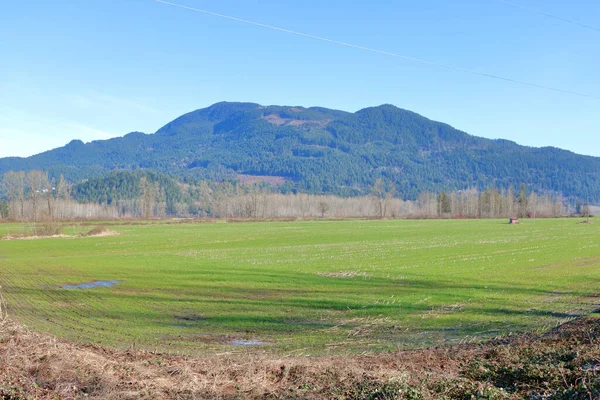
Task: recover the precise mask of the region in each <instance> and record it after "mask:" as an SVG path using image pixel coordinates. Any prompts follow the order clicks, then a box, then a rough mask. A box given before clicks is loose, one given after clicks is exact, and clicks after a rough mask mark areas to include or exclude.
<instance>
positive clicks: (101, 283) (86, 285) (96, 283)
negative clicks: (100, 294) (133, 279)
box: [62, 281, 121, 289]
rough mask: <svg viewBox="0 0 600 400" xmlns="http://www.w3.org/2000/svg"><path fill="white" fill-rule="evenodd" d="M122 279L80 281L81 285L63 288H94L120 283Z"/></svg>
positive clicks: (63, 287)
mask: <svg viewBox="0 0 600 400" xmlns="http://www.w3.org/2000/svg"><path fill="white" fill-rule="evenodd" d="M119 283H121V281H93V282H85V283H80V284H79V285H65V286H62V289H94V288H99V287H112V286H115V285H118V284H119Z"/></svg>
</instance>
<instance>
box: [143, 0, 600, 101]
mask: <svg viewBox="0 0 600 400" xmlns="http://www.w3.org/2000/svg"><path fill="white" fill-rule="evenodd" d="M153 1H155V2H157V3H162V4H166V5H169V6H172V7H177V8H182V9H184V10H189V11H194V12H197V13H201V14H206V15H211V16H214V17H219V18H223V19H228V20H231V21H236V22H241V23H244V24H248V25H254V26H258V27H261V28H266V29H271V30H274V31H279V32H284V33H288V34H291V35H296V36H302V37H305V38H309V39H314V40H319V41H322V42H327V43H332V44H337V45H340V46H345V47H350V48H353V49H358V50H363V51H368V52H371V53H376V54H381V55H385V56H390V57H395V58H400V59H403V60H408V61H413V62H416V63H420V64H426V65H433V66H436V67H440V68H446V69H451V70H454V71H459V72H464V73H467V74H471V75H478V76H483V77H486V78H491V79H497V80H501V81H505V82H511V83H516V84H519V85H524V86H529V87H535V88H538V89H546V90H551V91H554V92H559V93H567V94H571V95H575V96H580V97H588V98H593V99H596V100H600V97H599V96H596V95H593V94H587V93H580V92H575V91H572V90H567V89H561V88H555V87H551V86H545V85H539V84H536V83H531V82H525V81H520V80H517V79H512V78H507V77H504V76H500V75H494V74H487V73H484V72H478V71H474V70H471V69H466V68H460V67H455V66H453V65H449V64H442V63H439V62H435V61H428V60H423V59H420V58H415V57H409V56H404V55H400V54H396V53H391V52H389V51H384V50H378V49H374V48H371V47H365V46H360V45H356V44H352V43H346V42H342V41H339V40H334V39H329V38H325V37H322V36H315V35H311V34H308V33H303V32H298V31H293V30H290V29H285V28H279V27H277V26H272V25H266V24H261V23H260V22H254V21H250V20H246V19H241V18H237V17H232V16H229V15H225V14H218V13H215V12H211V11H207V10H202V9H199V8H194V7H189V6H185V5H182V4H177V3H172V2H170V1H166V0H153Z"/></svg>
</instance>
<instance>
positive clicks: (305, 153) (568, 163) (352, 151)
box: [0, 103, 600, 202]
mask: <svg viewBox="0 0 600 400" xmlns="http://www.w3.org/2000/svg"><path fill="white" fill-rule="evenodd" d="M139 168H145V169H152V170H155V171H157V172H160V173H166V174H172V175H176V176H180V177H191V178H197V179H215V180H237V179H241V180H251V181H252V180H268V181H270V182H272V183H274V184H277V185H279V186H280V188H281V191H282V192H290V191H302V192H308V193H331V194H338V195H359V194H364V193H366V192H367V191H368V188H369V187H370V186H371V185H372V184H373V182H374V181H375V180H376V179H377V178H378V177H382V178H384V179H385V180H386V181H391V182H394V183H395V184H396V186H397V189H398V194H399V195H400V196H402V197H405V198H407V199H414V198H416V197H417V196H418V194H419V193H421V192H424V191H441V190H460V189H464V188H468V187H477V188H483V187H488V186H490V185H496V186H498V187H501V188H507V187H508V186H509V185H514V186H518V185H520V184H521V183H525V184H528V185H529V186H530V187H532V188H534V189H535V190H538V191H552V192H558V193H561V194H563V195H565V196H567V197H578V198H588V197H589V199H590V201H592V202H598V201H600V158H596V157H589V156H581V155H577V154H574V153H572V152H569V151H565V150H560V149H557V148H551V147H545V148H531V147H524V146H519V145H518V144H516V143H514V142H510V141H506V140H489V139H483V138H479V137H475V136H471V135H468V134H467V133H465V132H462V131H459V130H456V129H454V128H452V127H451V126H449V125H446V124H443V123H440V122H435V121H431V120H429V119H427V118H425V117H422V116H420V115H418V114H415V113H413V112H410V111H406V110H402V109H399V108H397V107H394V106H391V105H383V106H379V107H373V108H366V109H363V110H360V111H358V112H356V113H347V112H343V111H335V110H329V109H325V108H319V107H314V108H302V107H283V106H269V107H263V106H260V105H258V104H252V103H218V104H215V105H213V106H211V107H208V108H205V109H201V110H196V111H193V112H191V113H188V114H185V115H183V116H181V117H179V118H177V119H175V120H174V121H172V122H170V123H168V124H167V125H165V126H164V127H162V128H161V129H159V130H158V131H157V132H156V133H155V134H144V133H140V132H133V133H130V134H128V135H125V136H124V137H120V138H115V139H110V140H103V141H94V142H91V143H83V142H81V141H79V140H73V141H72V142H70V143H69V144H67V145H66V146H64V147H62V148H58V149H54V150H51V151H47V152H44V153H41V154H38V155H35V156H32V157H29V158H3V159H0V174H3V173H5V172H7V171H9V170H31V169H43V170H49V171H50V172H51V174H53V175H59V174H63V175H64V176H65V177H66V178H67V179H68V180H71V181H80V180H82V179H88V178H90V177H94V176H103V175H105V174H107V173H108V172H110V171H113V170H118V169H139Z"/></svg>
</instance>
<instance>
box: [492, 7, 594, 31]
mask: <svg viewBox="0 0 600 400" xmlns="http://www.w3.org/2000/svg"><path fill="white" fill-rule="evenodd" d="M498 1H499V2H501V3H504V4H508V5H509V6H513V7H517V8H520V9H522V10H525V11H529V12H532V13H535V14H539V15H543V16H546V17H549V18H553V19H557V20H559V21H563V22H566V23H568V24H572V25H577V26H580V27H582V28H586V29H591V30H593V31H596V32H600V29H599V28H596V27H593V26H590V25H586V24H582V23H580V22H577V21H573V20H571V19H567V18H563V17H559V16H556V15H552V14H548V13H547V12H544V11H540V10H536V9H534V8H529V7H525V6H522V5H520V4H515V3H511V2H510V1H506V0H498Z"/></svg>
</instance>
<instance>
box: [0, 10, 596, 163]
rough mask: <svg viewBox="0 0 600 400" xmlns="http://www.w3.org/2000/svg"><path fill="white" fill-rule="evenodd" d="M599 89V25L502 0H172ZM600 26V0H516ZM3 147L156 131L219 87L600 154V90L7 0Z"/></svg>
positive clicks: (40, 147) (227, 28)
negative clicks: (382, 109)
mask: <svg viewBox="0 0 600 400" xmlns="http://www.w3.org/2000/svg"><path fill="white" fill-rule="evenodd" d="M172 1H173V2H177V3H180V4H184V5H188V6H191V7H197V8H202V9H206V10H210V11H213V12H217V13H222V14H228V15H232V16H236V17H240V18H245V19H249V20H253V21H256V22H260V23H264V24H270V25H276V26H280V27H283V28H287V29H292V30H296V31H301V32H306V33H310V34H313V35H318V36H324V37H328V38H331V39H335V40H340V41H345V42H349V43H353V44H357V45H361V46H366V47H372V48H377V49H381V50H385V51H389V52H394V53H398V54H402V55H407V56H411V57H418V58H422V59H426V60H431V61H436V62H440V63H446V64H452V65H454V66H457V67H461V68H467V69H472V70H476V71H480V72H485V73H492V74H498V75H503V76H506V77H511V78H514V79H519V80H524V81H529V82H532V83H536V84H541V85H548V86H554V87H559V88H564V89H569V90H573V91H578V92H584V93H590V94H594V95H596V96H600V32H598V31H594V30H589V29H585V28H582V27H579V26H575V25H571V24H567V23H564V22H561V21H558V20H554V19H551V18H547V17H544V16H542V15H538V14H534V13H529V12H527V11H525V10H522V9H518V8H515V7H511V6H510V5H507V4H504V3H502V2H501V1H499V0H454V1H448V0H419V1H408V0H406V1H405V0H380V1H368V2H367V1H361V2H350V1H347V0H345V1H342V0H327V1H316V0H305V1H281V0H262V1H233V0H220V1H211V0H172ZM512 2H514V3H518V4H520V5H523V6H527V7H531V8H536V9H540V10H543V11H546V12H548V13H552V14H555V15H558V16H561V17H564V18H569V19H573V20H576V21H579V22H581V23H587V24H590V25H596V26H597V27H598V25H600V2H599V1H598V0H577V1H564V0H512ZM0 54H1V58H0V60H1V62H0V157H3V156H27V155H31V154H34V153H38V152H41V151H44V150H48V149H51V148H54V147H58V146H62V145H64V144H66V143H67V142H68V141H70V140H71V139H75V138H77V139H82V140H84V141H91V140H97V139H106V138H110V137H115V136H122V135H124V134H126V133H128V132H130V131H143V132H146V133H152V132H155V131H156V130H157V129H158V128H160V127H161V126H162V125H164V124H166V123H167V122H169V121H170V120H172V119H174V118H176V117H177V116H179V115H181V114H183V113H186V112H188V111H191V110H194V109H198V108H203V107H206V106H208V105H210V104H212V103H215V102H219V101H225V100H226V101H252V102H257V103H261V104H265V105H267V104H282V105H301V106H317V105H318V106H325V107H330V108H336V109H342V110H346V111H356V110H359V109H361V108H364V107H368V106H375V105H380V104H383V103H391V104H394V105H396V106H398V107H401V108H406V109H409V110H412V111H415V112H418V113H420V114H422V115H424V116H426V117H429V118H431V119H435V120H439V121H443V122H447V123H449V124H451V125H453V126H455V127H456V128H459V129H462V130H464V131H466V132H468V133H471V134H474V135H478V136H484V137H489V138H506V139H510V140H514V141H516V142H518V143H521V144H525V145H530V146H556V147H561V148H565V149H569V150H572V151H575V152H578V153H583V154H590V155H595V156H600V139H599V138H600V100H598V99H593V98H582V97H577V96H573V95H568V94H559V93H554V92H550V91H546V90H542V89H536V88H530V87H524V86H519V85H516V84H512V83H507V82H501V81H495V80H491V79H487V78H483V77H478V76H473V75H469V74H465V73H461V72H458V71H453V70H446V69H440V68H437V67H434V66H427V65H421V64H416V63H412V62H409V61H404V60H401V59H396V58H393V57H388V56H384V55H379V54H373V53H368V52H364V51H360V50H356V49H352V48H346V47H342V46H338V45H334V44H330V43H324V42H319V41H314V40H310V39H307V38H302V37H298V36H292V35H289V34H285V33H282V32H276V31H272V30H267V29H263V28H259V27H255V26H250V25H245V24H241V23H236V22H233V21H229V20H224V19H219V18H216V17H211V16H207V15H202V14H198V13H195V12H191V11H185V10H182V9H177V8H173V7H169V6H166V5H163V4H159V3H156V2H154V1H152V0H85V1H73V0H56V1H47V0H28V1H4V2H3V4H2V7H1V12H0Z"/></svg>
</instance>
